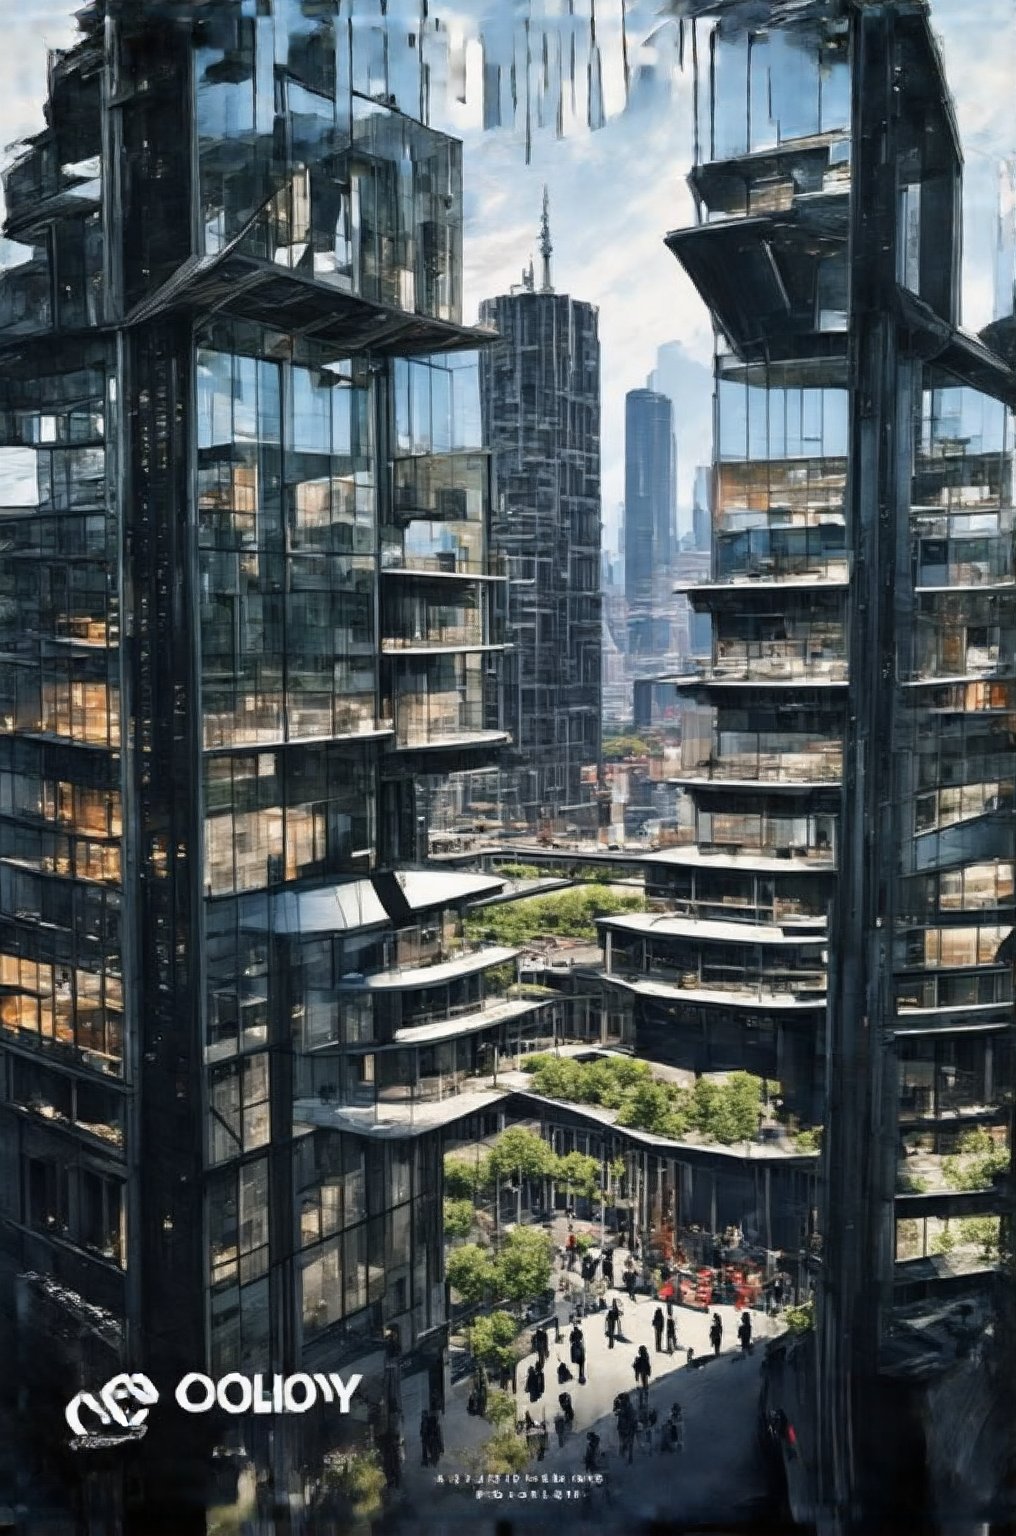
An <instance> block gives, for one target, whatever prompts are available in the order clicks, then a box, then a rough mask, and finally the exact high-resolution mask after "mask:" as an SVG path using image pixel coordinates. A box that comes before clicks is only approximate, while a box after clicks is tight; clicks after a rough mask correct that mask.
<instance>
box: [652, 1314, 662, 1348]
mask: <svg viewBox="0 0 1016 1536" xmlns="http://www.w3.org/2000/svg"><path fill="white" fill-rule="evenodd" d="M663 1329H664V1321H663V1308H662V1307H657V1308H656V1311H655V1312H654V1313H653V1332H654V1333H655V1335H656V1353H657V1354H658V1355H661V1354H662V1353H663Z"/></svg>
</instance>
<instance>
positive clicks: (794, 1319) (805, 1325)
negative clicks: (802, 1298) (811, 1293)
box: [783, 1301, 815, 1333]
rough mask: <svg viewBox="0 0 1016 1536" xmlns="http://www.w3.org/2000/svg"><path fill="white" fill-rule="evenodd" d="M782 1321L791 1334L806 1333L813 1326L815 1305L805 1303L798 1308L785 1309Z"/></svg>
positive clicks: (809, 1302)
mask: <svg viewBox="0 0 1016 1536" xmlns="http://www.w3.org/2000/svg"><path fill="white" fill-rule="evenodd" d="M783 1321H784V1322H785V1323H786V1325H787V1328H788V1329H789V1331H790V1332H791V1333H807V1331H808V1329H809V1328H814V1326H815V1303H814V1302H813V1301H806V1302H803V1303H802V1305H801V1306H799V1307H787V1309H786V1311H785V1312H784V1314H783Z"/></svg>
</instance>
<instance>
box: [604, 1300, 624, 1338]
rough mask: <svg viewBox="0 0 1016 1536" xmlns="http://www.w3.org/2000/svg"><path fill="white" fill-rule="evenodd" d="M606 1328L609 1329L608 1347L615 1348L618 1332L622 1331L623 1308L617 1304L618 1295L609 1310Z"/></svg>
mask: <svg viewBox="0 0 1016 1536" xmlns="http://www.w3.org/2000/svg"><path fill="white" fill-rule="evenodd" d="M606 1330H607V1348H608V1349H613V1348H614V1340H615V1339H616V1338H617V1336H618V1334H619V1333H620V1332H621V1308H620V1307H619V1306H618V1304H617V1297H616V1296H615V1298H614V1302H613V1305H612V1306H611V1308H610V1310H609V1312H608V1313H607V1321H606Z"/></svg>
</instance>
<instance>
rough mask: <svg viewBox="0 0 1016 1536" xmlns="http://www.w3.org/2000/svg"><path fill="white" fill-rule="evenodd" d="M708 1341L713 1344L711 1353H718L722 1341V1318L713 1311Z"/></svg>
mask: <svg viewBox="0 0 1016 1536" xmlns="http://www.w3.org/2000/svg"><path fill="white" fill-rule="evenodd" d="M709 1342H710V1344H711V1345H712V1346H713V1354H714V1355H718V1354H719V1352H720V1345H721V1344H722V1343H723V1319H722V1318H721V1317H720V1314H719V1313H718V1312H714V1313H713V1320H712V1322H711V1323H710V1324H709Z"/></svg>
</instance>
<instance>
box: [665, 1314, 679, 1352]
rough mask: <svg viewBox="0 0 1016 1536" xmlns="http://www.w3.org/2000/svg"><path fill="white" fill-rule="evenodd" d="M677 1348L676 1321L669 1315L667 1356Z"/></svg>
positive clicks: (672, 1315)
mask: <svg viewBox="0 0 1016 1536" xmlns="http://www.w3.org/2000/svg"><path fill="white" fill-rule="evenodd" d="M676 1348H677V1319H676V1318H675V1317H674V1314H673V1313H671V1314H670V1315H669V1317H668V1318H667V1354H668V1355H672V1354H673V1353H674V1350H675V1349H676Z"/></svg>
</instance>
